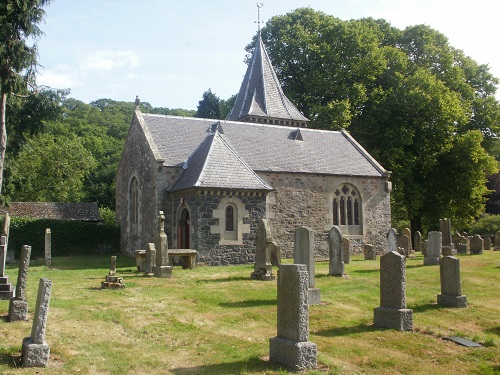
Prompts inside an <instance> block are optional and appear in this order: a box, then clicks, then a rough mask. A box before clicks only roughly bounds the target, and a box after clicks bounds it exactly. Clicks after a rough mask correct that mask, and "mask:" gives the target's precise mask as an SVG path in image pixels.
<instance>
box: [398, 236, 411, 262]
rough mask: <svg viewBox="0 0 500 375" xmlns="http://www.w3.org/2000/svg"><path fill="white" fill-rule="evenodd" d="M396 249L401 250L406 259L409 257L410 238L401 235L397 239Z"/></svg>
mask: <svg viewBox="0 0 500 375" xmlns="http://www.w3.org/2000/svg"><path fill="white" fill-rule="evenodd" d="M398 247H401V248H403V255H404V256H405V257H406V258H410V257H411V237H408V235H406V234H401V236H399V239H398Z"/></svg>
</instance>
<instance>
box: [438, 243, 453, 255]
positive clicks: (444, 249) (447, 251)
mask: <svg viewBox="0 0 500 375" xmlns="http://www.w3.org/2000/svg"><path fill="white" fill-rule="evenodd" d="M441 253H442V255H443V256H444V257H451V256H452V255H453V251H452V250H451V246H445V245H443V247H442V249H441Z"/></svg>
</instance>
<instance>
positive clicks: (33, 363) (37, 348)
mask: <svg viewBox="0 0 500 375" xmlns="http://www.w3.org/2000/svg"><path fill="white" fill-rule="evenodd" d="M51 291H52V282H51V281H50V280H49V279H43V278H42V279H40V282H39V284H38V296H37V299H36V307H35V314H34V316H33V326H32V329H31V336H29V337H26V338H24V340H23V346H22V354H21V358H22V363H23V366H24V367H46V366H47V364H48V362H49V356H50V347H49V345H47V343H46V342H45V330H46V328H47V318H48V315H49V302H50V293H51Z"/></svg>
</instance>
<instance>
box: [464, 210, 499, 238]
mask: <svg viewBox="0 0 500 375" xmlns="http://www.w3.org/2000/svg"><path fill="white" fill-rule="evenodd" d="M499 230H500V215H488V214H484V215H483V216H481V217H480V218H479V219H478V220H477V221H476V223H475V224H474V225H473V226H472V228H471V229H470V231H469V234H481V235H494V234H495V233H496V232H497V231H499Z"/></svg>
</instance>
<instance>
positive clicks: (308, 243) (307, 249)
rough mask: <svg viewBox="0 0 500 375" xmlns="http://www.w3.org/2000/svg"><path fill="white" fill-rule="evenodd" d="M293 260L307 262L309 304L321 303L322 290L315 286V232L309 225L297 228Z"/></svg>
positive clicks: (301, 262) (299, 262)
mask: <svg viewBox="0 0 500 375" xmlns="http://www.w3.org/2000/svg"><path fill="white" fill-rule="evenodd" d="M293 261H294V263H295V264H305V265H306V267H307V272H309V298H308V301H309V304H310V305H319V304H320V302H321V301H320V300H321V297H320V290H319V289H318V288H316V287H315V269H314V268H315V267H314V266H315V265H314V232H313V231H312V230H311V229H310V228H307V227H300V228H297V229H296V230H295V241H294V244H293Z"/></svg>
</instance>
